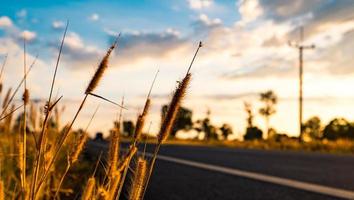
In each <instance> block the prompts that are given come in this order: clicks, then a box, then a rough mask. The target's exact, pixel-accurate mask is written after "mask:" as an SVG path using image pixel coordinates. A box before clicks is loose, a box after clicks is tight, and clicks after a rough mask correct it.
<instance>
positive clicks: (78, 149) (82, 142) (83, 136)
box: [69, 132, 88, 165]
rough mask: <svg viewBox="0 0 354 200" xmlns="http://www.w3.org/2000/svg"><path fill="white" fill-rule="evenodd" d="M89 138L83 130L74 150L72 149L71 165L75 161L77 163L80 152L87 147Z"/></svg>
mask: <svg viewBox="0 0 354 200" xmlns="http://www.w3.org/2000/svg"><path fill="white" fill-rule="evenodd" d="M87 138H88V136H87V133H86V132H83V133H82V134H81V135H80V138H79V141H78V142H77V143H76V145H75V147H74V151H72V153H71V154H70V156H69V163H70V165H72V164H73V163H75V162H76V161H77V160H78V158H79V155H80V153H81V152H82V150H83V149H84V147H85V144H86V142H87Z"/></svg>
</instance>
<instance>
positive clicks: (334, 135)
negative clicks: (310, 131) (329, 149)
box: [323, 118, 354, 140]
mask: <svg viewBox="0 0 354 200" xmlns="http://www.w3.org/2000/svg"><path fill="white" fill-rule="evenodd" d="M323 138H325V139H328V140H337V139H354V124H353V123H350V122H348V121H347V120H346V119H344V118H336V119H333V120H332V121H330V122H329V124H328V125H327V126H326V127H325V128H324V130H323Z"/></svg>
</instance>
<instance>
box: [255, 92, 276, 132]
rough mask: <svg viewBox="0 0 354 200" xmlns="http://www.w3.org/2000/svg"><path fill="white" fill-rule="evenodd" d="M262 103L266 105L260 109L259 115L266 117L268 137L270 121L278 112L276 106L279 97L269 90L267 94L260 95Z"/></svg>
mask: <svg viewBox="0 0 354 200" xmlns="http://www.w3.org/2000/svg"><path fill="white" fill-rule="evenodd" d="M260 101H261V102H263V103H264V107H263V108H260V109H259V114H261V115H262V116H264V118H265V120H266V128H267V130H266V133H267V137H268V133H269V119H270V116H272V115H273V114H275V112H276V110H275V105H276V104H277V102H278V97H277V95H276V94H275V93H274V92H273V91H271V90H269V91H267V92H264V93H261V94H260Z"/></svg>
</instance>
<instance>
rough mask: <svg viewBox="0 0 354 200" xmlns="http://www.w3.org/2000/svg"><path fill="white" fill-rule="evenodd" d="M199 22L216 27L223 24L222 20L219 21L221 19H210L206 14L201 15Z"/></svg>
mask: <svg viewBox="0 0 354 200" xmlns="http://www.w3.org/2000/svg"><path fill="white" fill-rule="evenodd" d="M199 20H200V21H201V22H203V23H204V24H205V25H207V26H216V25H221V24H222V21H221V19H219V18H215V19H210V18H209V17H208V16H207V15H206V14H200V15H199Z"/></svg>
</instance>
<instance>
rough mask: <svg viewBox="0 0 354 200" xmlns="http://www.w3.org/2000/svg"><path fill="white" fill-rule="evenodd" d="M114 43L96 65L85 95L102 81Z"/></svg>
mask: <svg viewBox="0 0 354 200" xmlns="http://www.w3.org/2000/svg"><path fill="white" fill-rule="evenodd" d="M115 46H116V43H114V44H112V46H111V47H110V48H109V49H108V51H107V53H106V55H105V56H104V57H103V59H102V61H101V62H100V64H99V65H98V68H97V70H96V72H95V74H94V75H93V77H92V79H91V81H90V83H89V85H88V86H87V88H86V91H85V94H89V93H91V92H92V91H93V90H94V89H95V88H96V87H97V85H98V83H99V81H100V80H101V79H102V76H103V73H104V72H105V71H106V69H107V67H108V60H109V56H110V55H111V52H112V51H113V49H114V48H115Z"/></svg>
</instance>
